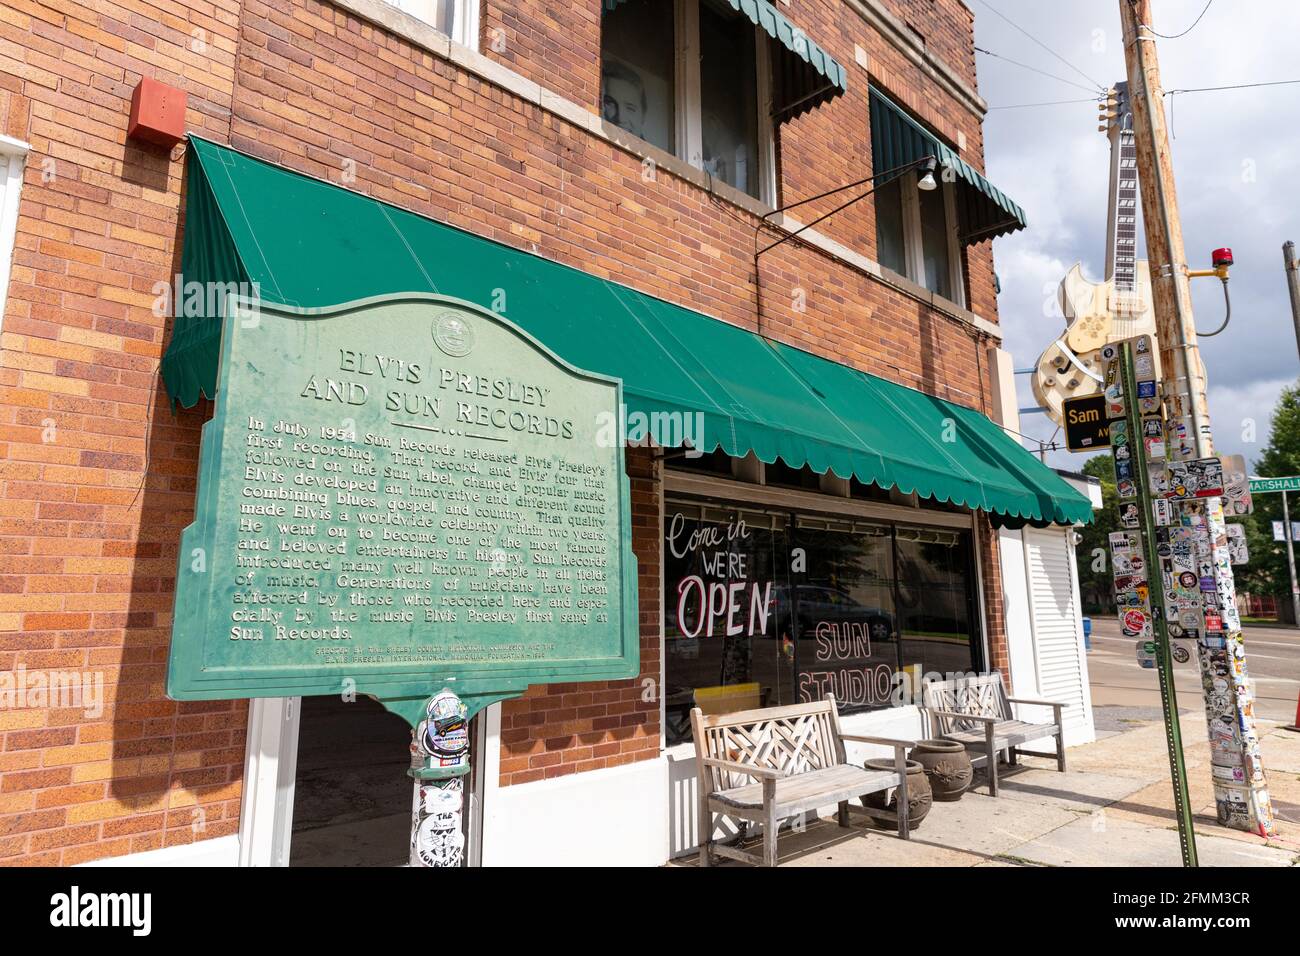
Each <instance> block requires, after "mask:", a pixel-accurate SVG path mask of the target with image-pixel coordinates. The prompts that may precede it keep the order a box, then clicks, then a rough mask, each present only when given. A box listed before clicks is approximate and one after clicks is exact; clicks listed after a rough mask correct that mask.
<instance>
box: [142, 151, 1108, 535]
mask: <svg viewBox="0 0 1300 956" xmlns="http://www.w3.org/2000/svg"><path fill="white" fill-rule="evenodd" d="M186 191H187V197H188V198H187V205H186V211H185V241H184V248H183V251H182V257H181V267H182V274H183V277H184V281H185V283H186V286H187V287H189V286H190V284H191V283H202V284H203V285H202V286H198V287H197V288H200V289H202V288H209V287H210V286H209V285H208V284H210V283H221V284H225V283H235V282H245V283H257V284H258V291H259V293H260V295H261V297H262V298H263V299H264V300H268V301H274V302H278V303H284V304H288V305H295V306H300V307H320V306H327V305H335V304H338V303H342V302H349V301H352V300H354V299H360V298H365V297H367V296H373V295H381V294H384V293H394V292H412V291H415V292H435V293H442V294H444V295H450V296H455V297H457V298H461V299H466V300H469V301H471V302H476V303H479V304H481V305H483V306H484V307H485V308H489V309H491V308H496V309H497V311H499V312H502V313H503V314H504V315H505V316H506V317H507V318H509V319H510V320H511V321H513V322H515V323H516V324H518V325H519V326H521V327H522V328H524V329H525V330H526V331H528V332H529V333H531V334H532V335H533V336H535V337H536V338H537V339H538V340H540V341H541V342H543V343H544V344H546V345H547V346H548V347H550V348H551V349H552V350H554V351H555V352H556V353H557V354H558V355H559V356H560V357H561V358H563V359H565V360H566V361H568V362H570V363H572V364H573V365H575V366H577V367H578V368H583V369H588V370H590V371H594V372H602V373H604V374H606V375H613V376H617V377H619V378H621V379H622V380H623V386H624V398H625V401H626V403H627V406H628V414H629V416H634V415H637V414H640V415H642V416H650V415H662V414H663V413H665V412H666V413H679V414H680V415H682V416H687V415H695V414H699V415H700V416H701V420H702V425H703V430H702V435H703V441H702V442H697V443H696V444H697V447H700V449H701V450H703V451H706V452H708V451H713V450H715V449H718V448H721V449H722V450H723V451H724V452H726V453H727V454H729V455H735V456H738V457H739V456H744V455H746V454H748V453H750V452H753V453H754V454H755V455H757V456H758V457H759V458H760V459H762V460H763V461H765V462H773V461H776V460H777V459H778V458H780V459H781V460H783V461H784V462H786V463H787V464H789V465H791V466H793V467H796V468H799V467H803V466H804V465H808V466H810V467H811V468H812V469H813V470H814V471H817V472H826V471H830V472H833V473H835V474H836V475H839V476H840V477H843V478H847V477H850V476H853V477H856V478H857V479H859V480H860V481H862V482H866V483H874V484H877V485H880V486H881V487H884V488H898V489H899V490H900V491H903V492H905V493H910V492H913V491H915V492H916V493H917V494H919V495H920V496H922V497H924V498H932V499H935V500H937V501H944V502H952V503H953V504H957V505H964V506H968V507H971V508H978V509H981V510H985V511H989V512H992V513H994V514H998V515H1004V516H1007V517H1008V518H1014V519H1024V520H1028V521H1033V522H1035V523H1047V522H1068V523H1072V522H1076V521H1085V522H1086V521H1089V520H1091V516H1092V509H1091V506H1090V505H1089V503H1088V500H1087V498H1085V497H1084V496H1083V495H1081V494H1079V493H1078V492H1077V491H1075V490H1074V489H1073V488H1071V487H1070V486H1069V485H1068V484H1066V482H1065V481H1063V480H1062V479H1061V478H1060V477H1058V476H1057V475H1056V474H1055V473H1054V472H1052V471H1051V470H1050V469H1049V468H1047V467H1046V466H1044V465H1043V464H1041V463H1040V462H1039V461H1038V460H1037V459H1035V458H1034V457H1033V456H1032V455H1030V454H1029V453H1028V452H1027V451H1025V450H1024V449H1023V448H1021V447H1020V446H1019V445H1018V444H1017V443H1016V442H1014V441H1012V440H1011V439H1010V438H1009V437H1007V435H1006V433H1005V432H1003V431H1002V429H1001V428H999V427H998V426H996V425H995V424H993V423H992V422H991V421H989V420H988V419H987V418H985V417H984V416H983V415H980V414H979V413H978V412H975V411H972V410H971V409H968V408H963V407H962V406H959V405H955V404H953V403H950V402H945V401H942V400H940V399H937V398H934V397H932V396H929V395H926V394H924V393H922V392H918V391H915V390H913V389H909V388H905V387H903V386H901V385H896V384H893V383H891V382H888V381H885V380H884V379H881V378H876V377H875V376H872V375H868V374H866V373H864V372H860V371H857V370H856V369H852V368H849V367H848V366H845V365H840V364H837V363H835V362H832V361H829V360H827V359H824V358H820V357H818V356H815V355H812V354H810V353H808V352H803V351H800V350H798V349H795V348H791V347H790V346H787V345H782V344H780V343H777V342H773V341H771V340H770V339H767V338H764V337H762V336H760V335H756V334H755V333H753V332H749V331H746V330H745V329H741V328H738V327H736V326H733V325H728V324H727V323H725V322H720V321H718V320H716V319H712V318H709V317H708V316H705V315H701V314H700V313H698V312H693V311H691V310H690V309H686V308H683V307H681V306H678V305H673V304H672V303H669V302H664V301H662V300H660V299H656V298H654V297H652V296H649V295H646V294H644V293H641V292H636V291H634V290H632V289H629V288H627V287H626V286H622V285H618V284H616V283H614V282H610V281H607V280H604V279H601V278H598V277H596V276H592V275H589V274H587V273H585V272H581V271H579V270H577V269H572V268H570V267H568V266H564V265H560V264H558V263H555V262H551V261H549V260H547V259H543V258H541V257H540V256H536V255H532V254H530V253H527V252H523V251H521V250H519V249H515V248H512V247H509V246H505V245H501V244H499V243H496V242H492V241H491V240H488V239H483V238H480V237H478V236H475V235H472V234H470V233H467V232H463V231H461V230H459V229H454V228H452V227H450V226H445V225H442V224H441V223H438V222H434V221H433V220H431V219H427V218H424V217H422V216H418V215H416V214H414V213H411V212H407V211H405V210H403V209H399V208H397V207H395V206H391V205H388V204H386V203H382V202H379V201H377V200H374V199H370V198H368V197H366V196H362V195H361V194H359V193H354V192H351V191H349V190H346V189H343V188H341V187H339V186H334V185H331V184H329V183H326V182H322V181H320V180H316V179H312V178H311V177H308V176H303V175H300V174H298V173H294V172H290V171H289V170H286V169H283V168H281V167H278V166H274V165H271V164H269V163H265V162H262V161H261V160H257V159H254V158H252V157H250V156H246V155H244V154H242V153H238V152H235V151H234V150H231V149H228V148H226V147H223V146H218V145H216V144H214V143H210V142H207V141H205V140H202V139H198V138H195V137H191V138H190V150H189V159H188V178H187V182H186ZM181 302H182V304H184V302H185V300H184V299H182V300H181ZM190 304H191V305H192V306H193V305H195V302H191V303H190ZM186 311H187V312H195V311H200V310H198V309H194V308H192V309H187V310H186ZM219 342H220V323H219V321H217V320H215V319H212V318H207V317H206V316H205V315H203V314H191V315H186V316H183V317H178V318H177V319H176V324H175V330H174V332H173V334H172V339H171V343H170V345H169V347H168V349H167V353H166V355H165V356H164V357H163V363H162V374H163V381H164V383H165V385H166V387H167V392H168V394H169V395H170V396H171V398H172V399H173V401H177V402H180V403H181V404H182V405H185V406H187V407H188V406H191V405H193V404H195V403H196V402H197V401H198V400H199V397H200V395H201V394H202V395H207V396H209V397H212V396H213V395H214V394H215V388H216V380H217V362H218V359H219ZM694 420H695V419H691V421H694ZM666 443H667V442H665V444H666Z"/></svg>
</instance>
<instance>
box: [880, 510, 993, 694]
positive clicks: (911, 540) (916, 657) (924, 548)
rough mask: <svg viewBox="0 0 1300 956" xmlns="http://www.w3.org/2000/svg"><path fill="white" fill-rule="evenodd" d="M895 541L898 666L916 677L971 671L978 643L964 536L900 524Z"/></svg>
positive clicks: (968, 551) (967, 537) (971, 575)
mask: <svg viewBox="0 0 1300 956" xmlns="http://www.w3.org/2000/svg"><path fill="white" fill-rule="evenodd" d="M895 538H896V544H895V548H896V555H897V567H898V617H899V622H900V623H901V625H902V638H903V646H902V663H903V666H904V667H905V668H916V667H919V669H920V674H928V673H933V672H938V673H941V674H944V675H947V674H948V673H950V672H957V671H962V672H964V671H968V670H971V669H972V668H974V667H975V666H976V663H977V661H976V657H975V654H976V651H977V650H978V644H979V642H978V640H977V639H976V636H975V630H974V623H973V615H972V610H971V608H972V605H973V603H974V602H973V594H972V591H971V586H972V582H973V581H974V570H973V567H974V565H973V562H972V559H971V546H970V535H969V534H967V533H964V532H958V531H950V530H947V529H940V528H908V527H901V526H900V527H899V528H898V529H897V530H896V533H895ZM918 676H919V675H918Z"/></svg>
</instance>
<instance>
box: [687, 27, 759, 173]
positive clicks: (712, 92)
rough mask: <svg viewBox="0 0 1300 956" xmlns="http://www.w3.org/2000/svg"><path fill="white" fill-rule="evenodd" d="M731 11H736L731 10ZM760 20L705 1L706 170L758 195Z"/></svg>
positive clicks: (702, 58)
mask: <svg viewBox="0 0 1300 956" xmlns="http://www.w3.org/2000/svg"><path fill="white" fill-rule="evenodd" d="M727 12H728V13H730V12H731V11H730V10H728V11H727ZM755 39H756V36H755V33H754V24H753V23H752V22H750V20H749V18H748V17H743V16H727V15H724V14H723V13H720V12H719V11H718V10H717V9H716V8H715V7H714V6H713V5H712V4H711V3H701V4H700V98H701V117H700V119H701V127H702V134H703V137H704V139H703V145H704V153H703V158H704V171H705V172H706V173H708V174H709V175H710V176H713V177H715V178H717V179H720V180H722V181H723V182H724V183H726V184H727V185H729V186H734V187H736V188H737V189H739V190H740V191H741V192H745V193H749V194H750V195H751V196H754V197H755V198H757V197H758V194H759V189H758V185H759V176H758V99H757V96H758V79H757V76H758V74H757V72H756V66H755V54H756V51H755Z"/></svg>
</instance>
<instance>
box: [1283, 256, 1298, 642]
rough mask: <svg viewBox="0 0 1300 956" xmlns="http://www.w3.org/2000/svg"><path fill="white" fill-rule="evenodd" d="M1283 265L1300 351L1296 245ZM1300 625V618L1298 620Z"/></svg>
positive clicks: (1284, 257) (1292, 320)
mask: <svg viewBox="0 0 1300 956" xmlns="http://www.w3.org/2000/svg"><path fill="white" fill-rule="evenodd" d="M1282 265H1283V266H1284V267H1285V268H1286V287H1287V290H1288V291H1289V292H1290V293H1291V322H1292V323H1293V324H1294V325H1295V344H1296V349H1297V350H1300V262H1297V261H1296V257H1295V243H1294V242H1292V241H1291V240H1290V239H1288V240H1287V241H1286V242H1284V243H1282ZM1296 623H1297V624H1300V618H1297V619H1296Z"/></svg>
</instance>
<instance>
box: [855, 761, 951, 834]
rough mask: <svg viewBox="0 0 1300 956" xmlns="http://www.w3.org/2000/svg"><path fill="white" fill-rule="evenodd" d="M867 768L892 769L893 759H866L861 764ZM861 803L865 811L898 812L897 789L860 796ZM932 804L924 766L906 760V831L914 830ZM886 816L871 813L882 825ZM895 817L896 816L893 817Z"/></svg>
mask: <svg viewBox="0 0 1300 956" xmlns="http://www.w3.org/2000/svg"><path fill="white" fill-rule="evenodd" d="M863 766H864V767H866V768H867V769H868V770H893V769H894V761H893V760H890V759H889V758H886V757H882V758H881V759H879V760H868V761H867V762H866V763H864V764H863ZM886 794H888V796H889V800H888V802H886V800H885V796H886ZM862 805H863V806H864V807H866V808H867V811H868V812H870V811H872V810H883V811H888V812H890V813H897V812H898V789H897V788H895V789H893V790H889V791H884V790H882V791H881V792H879V793H869V794H867V795H866V796H865V797H863V798H862ZM933 805H934V794H933V793H932V792H931V790H930V780H929V778H928V777H926V775H925V768H924V767H923V766H921V764H920V763H918V762H917V761H915V760H909V761H907V829H908V832H911V831H912V830H915V829H916V828H917V827H919V826H920V825H921V821H922V820H924V819H925V817H926V814H928V813H929V812H930V807H932V806H933ZM887 819H888V818H887V817H884V816H881V817H876V816H875V815H872V820H873V821H874V822H875V823H877V824H879V825H881V826H884V825H885V823H884V822H883V821H885V820H887ZM895 819H897V818H895ZM891 825H892V824H891Z"/></svg>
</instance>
